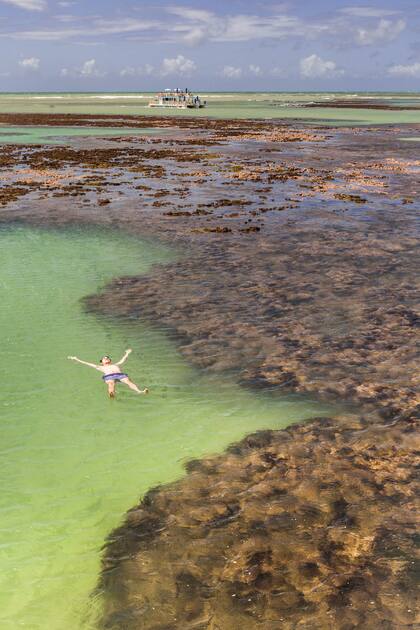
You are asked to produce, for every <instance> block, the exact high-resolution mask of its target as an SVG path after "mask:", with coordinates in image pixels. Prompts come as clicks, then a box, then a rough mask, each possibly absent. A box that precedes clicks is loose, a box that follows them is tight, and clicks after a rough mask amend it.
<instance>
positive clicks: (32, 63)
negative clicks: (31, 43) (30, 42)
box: [19, 57, 40, 70]
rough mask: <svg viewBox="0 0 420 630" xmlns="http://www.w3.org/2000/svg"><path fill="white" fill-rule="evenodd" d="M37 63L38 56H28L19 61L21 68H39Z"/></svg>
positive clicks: (38, 60)
mask: <svg viewBox="0 0 420 630" xmlns="http://www.w3.org/2000/svg"><path fill="white" fill-rule="evenodd" d="M39 64H40V59H38V57H28V58H27V59H22V61H19V65H20V66H21V68H25V69H26V70H39Z"/></svg>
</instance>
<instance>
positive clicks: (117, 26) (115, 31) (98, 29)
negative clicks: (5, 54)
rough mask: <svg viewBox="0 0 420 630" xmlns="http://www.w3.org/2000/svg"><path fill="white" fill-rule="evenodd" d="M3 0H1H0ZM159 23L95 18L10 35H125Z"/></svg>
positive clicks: (46, 37)
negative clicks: (87, 23)
mask: <svg viewBox="0 0 420 630" xmlns="http://www.w3.org/2000/svg"><path fill="white" fill-rule="evenodd" d="M0 1H1V0H0ZM158 26H159V23H157V22H147V21H143V20H137V19H133V18H120V19H115V20H104V19H102V18H100V19H98V18H96V19H94V20H93V21H92V24H91V25H90V26H89V27H85V26H83V27H74V28H73V27H72V28H63V29H60V30H54V29H51V30H40V31H16V32H14V33H10V34H9V36H10V37H13V38H14V39H31V40H38V41H60V40H68V39H74V38H76V37H77V38H78V37H97V36H100V35H123V34H125V33H126V34H131V33H141V32H147V31H150V30H152V29H154V28H157V27H158Z"/></svg>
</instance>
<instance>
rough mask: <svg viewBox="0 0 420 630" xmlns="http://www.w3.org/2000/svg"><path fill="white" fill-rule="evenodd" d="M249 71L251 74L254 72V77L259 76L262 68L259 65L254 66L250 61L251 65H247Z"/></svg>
mask: <svg viewBox="0 0 420 630" xmlns="http://www.w3.org/2000/svg"><path fill="white" fill-rule="evenodd" d="M249 71H250V73H251V74H254V75H255V76H256V77H259V76H261V74H262V70H261V68H260V66H256V65H255V64H253V63H251V65H250V66H249Z"/></svg>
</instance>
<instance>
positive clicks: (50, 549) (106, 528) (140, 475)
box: [0, 227, 331, 630]
mask: <svg viewBox="0 0 420 630" xmlns="http://www.w3.org/2000/svg"><path fill="white" fill-rule="evenodd" d="M173 257H174V253H173V252H170V251H168V250H167V249H166V248H165V247H163V246H159V245H156V244H153V243H151V242H147V241H142V242H139V241H138V240H134V239H130V238H129V237H126V236H122V235H120V234H117V233H113V234H110V233H107V232H104V231H89V230H86V229H83V231H82V230H80V231H79V230H67V231H63V232H55V231H41V230H35V229H29V228H24V227H13V228H6V229H5V228H3V229H1V230H0V270H1V272H0V327H1V331H2V347H1V350H2V357H1V363H0V370H1V383H2V387H1V392H0V415H1V419H0V430H1V439H0V451H1V457H0V484H1V488H2V495H1V499H0V538H1V541H0V563H1V572H0V625H1V627H2V630H16V628H19V627H24V628H30V629H31V630H45V629H46V628H48V630H77V629H78V628H86V627H91V619H92V615H93V611H94V610H95V606H96V605H97V602H95V601H94V600H93V599H92V598H90V597H89V594H90V593H91V592H92V589H93V588H94V586H95V583H96V579H97V576H98V571H99V558H100V548H101V546H102V544H103V541H104V538H105V536H106V535H107V533H109V532H110V530H111V529H112V528H113V527H115V526H116V525H117V524H118V523H119V522H120V521H121V518H122V515H123V513H124V512H125V510H126V509H128V508H129V507H130V506H132V505H133V504H134V503H135V502H136V501H137V499H138V497H139V496H140V494H141V493H143V492H144V491H146V490H147V489H148V488H150V487H151V486H154V485H156V484H159V483H162V482H167V481H169V480H172V479H175V478H177V477H179V476H180V475H181V474H182V464H183V462H184V461H185V460H186V459H187V458H190V457H196V456H200V455H204V454H208V453H212V452H219V451H221V450H222V449H223V448H224V447H225V446H226V445H227V444H228V443H229V442H231V441H232V440H236V439H239V438H241V437H242V436H243V435H245V434H246V433H249V432H252V431H254V430H256V429H261V428H267V427H273V428H274V427H284V426H286V425H287V424H290V423H291V422H295V421H299V420H301V419H304V418H308V417H310V416H313V415H319V414H325V413H330V412H331V409H328V408H326V407H325V406H322V405H321V404H319V403H316V402H315V401H311V400H303V399H301V398H296V397H292V396H289V397H287V396H280V395H278V394H276V395H275V394H274V393H271V394H270V393H258V394H256V393H255V394H253V393H250V392H247V391H245V390H244V389H241V388H239V387H238V386H237V385H236V384H235V383H234V381H233V380H230V379H229V378H222V377H221V376H210V375H209V374H203V373H200V372H198V371H196V370H193V369H192V368H191V367H189V366H188V365H187V364H186V363H185V362H184V361H183V360H182V358H181V356H180V355H179V353H178V352H177V351H176V349H175V347H174V345H173V344H172V342H170V341H169V339H168V337H167V336H166V335H165V334H164V332H163V331H159V330H156V329H154V328H151V327H150V326H148V325H146V324H144V323H143V324H142V323H139V322H130V321H129V322H124V323H123V322H121V321H110V320H106V319H98V318H96V317H93V316H91V315H87V314H86V313H85V312H84V310H83V308H82V306H81V303H80V298H81V297H82V296H84V295H86V294H89V293H92V292H95V291H96V290H98V288H99V287H101V286H102V285H103V284H104V283H105V282H106V281H108V280H110V279H111V278H113V277H115V276H117V275H129V274H134V273H137V274H138V273H144V272H146V271H147V269H148V268H149V267H150V265H151V264H153V263H156V262H164V261H168V260H170V259H172V258H173ZM127 347H132V348H133V350H134V351H133V354H132V355H131V357H130V359H129V360H128V362H127V364H126V366H124V367H125V368H126V369H127V372H128V373H129V374H130V376H131V377H132V378H133V380H135V381H137V382H138V383H139V384H140V385H141V386H144V385H147V386H148V387H150V390H151V393H150V395H149V396H148V397H145V396H136V395H135V394H134V393H133V392H131V391H129V390H128V389H126V388H124V386H122V385H120V386H119V391H118V397H117V399H116V400H115V401H110V400H108V399H107V397H106V395H105V386H104V384H103V383H102V381H101V378H100V375H99V373H98V372H96V371H95V370H92V369H90V368H88V367H84V366H81V365H76V364H74V363H72V362H70V361H68V360H67V359H66V357H67V355H77V356H79V357H81V358H84V359H86V360H90V361H97V360H99V357H100V356H101V355H103V354H105V353H109V354H111V356H112V357H115V358H119V356H120V355H122V353H123V351H124V350H125V348H127Z"/></svg>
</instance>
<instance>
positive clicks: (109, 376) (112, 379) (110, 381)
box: [67, 348, 149, 398]
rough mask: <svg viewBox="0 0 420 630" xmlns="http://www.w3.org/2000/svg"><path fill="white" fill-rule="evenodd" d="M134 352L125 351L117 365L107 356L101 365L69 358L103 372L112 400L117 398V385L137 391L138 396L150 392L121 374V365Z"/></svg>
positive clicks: (103, 358)
mask: <svg viewBox="0 0 420 630" xmlns="http://www.w3.org/2000/svg"><path fill="white" fill-rule="evenodd" d="M131 352H132V350H131V348H129V349H128V350H126V351H125V353H124V356H123V357H122V359H120V360H119V361H117V362H116V363H112V361H111V357H109V356H108V355H105V356H103V357H102V359H101V360H100V361H99V365H98V364H96V363H89V361H82V359H79V358H77V357H67V358H68V359H70V360H71V361H77V363H82V365H87V366H89V367H91V368H94V369H95V370H98V371H99V372H103V377H102V378H103V380H104V382H105V383H106V384H107V386H108V395H109V397H110V398H115V385H116V383H118V382H119V383H124V384H125V385H128V387H129V388H130V389H132V390H133V391H135V392H136V393H137V394H148V393H149V390H148V389H147V387H145V389H139V388H138V387H137V385H136V384H135V383H133V381H132V380H131V379H130V378H129V377H128V374H126V373H125V372H121V370H120V365H122V364H123V363H124V361H125V360H126V359H127V357H128V355H129V354H130V353H131Z"/></svg>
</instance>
